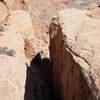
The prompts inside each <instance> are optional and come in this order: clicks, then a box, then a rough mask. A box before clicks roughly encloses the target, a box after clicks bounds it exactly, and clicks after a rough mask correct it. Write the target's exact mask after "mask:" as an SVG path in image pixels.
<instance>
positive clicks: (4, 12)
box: [0, 2, 9, 24]
mask: <svg viewBox="0 0 100 100" xmlns="http://www.w3.org/2000/svg"><path fill="white" fill-rule="evenodd" d="M8 15H9V10H8V8H7V7H6V6H5V5H4V4H3V3H2V2H0V24H3V23H4V21H5V20H6V18H7V17H8Z"/></svg>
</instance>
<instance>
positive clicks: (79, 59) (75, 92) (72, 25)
mask: <svg viewBox="0 0 100 100" xmlns="http://www.w3.org/2000/svg"><path fill="white" fill-rule="evenodd" d="M99 33H100V19H99V18H96V17H95V16H94V15H93V13H92V11H91V10H79V9H65V10H62V11H60V12H59V14H58V16H57V17H55V18H54V19H53V20H52V23H51V24H50V28H49V34H50V57H51V61H52V65H53V76H54V81H55V91H56V95H57V96H56V98H57V100H58V99H60V100H100V64H99V63H100V55H99V53H100V46H99V45H100V34H99Z"/></svg>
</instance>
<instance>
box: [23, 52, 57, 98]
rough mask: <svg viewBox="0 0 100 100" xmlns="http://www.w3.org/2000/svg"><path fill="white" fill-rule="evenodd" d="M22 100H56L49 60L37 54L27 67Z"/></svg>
mask: <svg viewBox="0 0 100 100" xmlns="http://www.w3.org/2000/svg"><path fill="white" fill-rule="evenodd" d="M24 100H56V98H55V92H54V84H53V76H52V66H51V62H50V59H48V58H43V59H41V55H40V54H39V53H38V54H37V55H36V57H35V58H34V59H33V60H32V61H31V64H30V66H27V78H26V86H25V95H24Z"/></svg>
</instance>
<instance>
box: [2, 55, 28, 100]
mask: <svg viewBox="0 0 100 100" xmlns="http://www.w3.org/2000/svg"><path fill="white" fill-rule="evenodd" d="M25 81H26V65H25V62H24V60H22V59H19V58H16V57H11V56H7V55H0V83H1V84H0V99H1V100H24V92H25V89H24V87H25Z"/></svg>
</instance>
